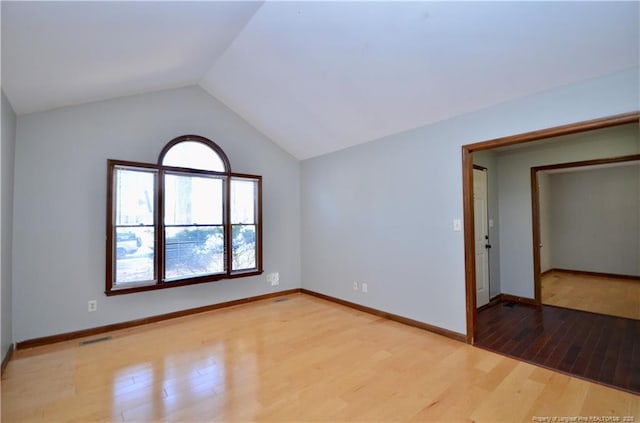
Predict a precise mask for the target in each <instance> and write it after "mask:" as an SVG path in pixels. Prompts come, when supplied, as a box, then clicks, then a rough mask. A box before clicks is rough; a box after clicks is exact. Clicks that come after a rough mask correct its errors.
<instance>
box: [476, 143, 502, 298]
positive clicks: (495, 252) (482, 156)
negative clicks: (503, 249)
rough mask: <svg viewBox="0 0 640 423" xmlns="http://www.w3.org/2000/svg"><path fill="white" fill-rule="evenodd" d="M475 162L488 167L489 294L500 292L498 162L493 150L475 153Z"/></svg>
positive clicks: (493, 294)
mask: <svg viewBox="0 0 640 423" xmlns="http://www.w3.org/2000/svg"><path fill="white" fill-rule="evenodd" d="M473 164H476V165H479V166H482V167H485V168H486V169H487V190H488V195H487V209H488V213H489V214H488V219H489V221H490V222H492V223H493V226H491V225H489V243H490V244H491V249H490V250H489V296H490V297H491V298H493V297H495V296H496V295H498V294H500V293H501V292H502V291H501V290H500V225H499V223H500V209H499V208H498V180H499V179H498V164H497V158H496V153H494V152H493V151H489V150H486V151H478V152H476V153H473Z"/></svg>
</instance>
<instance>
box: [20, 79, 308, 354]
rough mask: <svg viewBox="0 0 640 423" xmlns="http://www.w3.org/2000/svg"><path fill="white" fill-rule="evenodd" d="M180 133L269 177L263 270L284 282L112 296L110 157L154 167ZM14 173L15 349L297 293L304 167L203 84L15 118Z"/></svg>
mask: <svg viewBox="0 0 640 423" xmlns="http://www.w3.org/2000/svg"><path fill="white" fill-rule="evenodd" d="M184 134H197V135H202V136H205V137H207V138H210V139H212V140H213V141H215V142H216V143H217V144H218V145H220V146H221V147H222V148H223V150H224V151H225V152H226V154H227V156H228V157H229V160H230V162H231V167H232V169H233V170H234V171H236V172H245V173H254V174H260V175H262V176H263V235H264V269H265V272H273V271H278V272H280V286H278V287H271V286H269V284H268V283H267V282H266V279H265V277H264V275H262V276H257V277H251V278H241V279H233V280H226V281H220V282H214V283H206V284H200V285H193V286H186V287H180V288H172V289H166V290H159V291H152V292H143V293H137V294H128V295H118V296H112V297H106V296H105V295H104V289H105V281H104V279H105V203H106V182H107V181H106V169H107V164H106V161H107V159H109V158H113V159H123V160H134V161H142V162H156V161H157V158H158V154H159V153H160V150H161V149H162V147H163V146H164V145H165V144H166V143H167V142H168V141H170V140H171V139H173V138H174V137H176V136H179V135H184ZM15 166H16V172H15V216H14V243H13V245H14V261H13V264H14V280H13V290H14V295H13V298H14V304H13V329H14V339H15V340H16V341H17V342H20V341H23V340H27V339H33V338H37V337H42V336H47V335H53V334H58V333H64V332H69V331H74V330H80V329H85V328H91V327H96V326H100V325H106V324H110V323H115V322H123V321H128V320H132V319H138V318H143V317H147V316H153V315H158V314H163V313H168V312H172V311H177V310H183V309H188V308H193V307H199V306H204V305H209V304H214V303H219V302H224V301H229V300H234V299H238V298H245V297H249V296H254V295H260V294H264V293H268V292H273V291H277V290H285V289H291V288H299V287H300V164H299V162H298V161H297V160H296V159H294V158H293V157H292V156H290V155H289V154H287V153H285V152H284V151H283V150H281V149H280V148H279V147H277V146H275V145H274V144H273V143H272V142H271V141H270V140H269V139H267V138H266V137H265V136H263V135H261V134H260V133H258V132H257V131H256V130H255V129H254V128H252V127H251V126H249V125H248V124H247V123H246V122H245V121H243V120H242V119H240V118H239V117H238V116H237V115H236V114H234V113H233V112H232V111H230V110H229V109H228V108H226V107H225V106H223V105H222V104H221V103H219V102H218V101H216V100H215V99H213V98H212V97H211V96H210V95H208V94H207V93H206V92H204V91H203V90H202V89H201V88H199V87H189V88H182V89H177V90H170V91H163V92H158V93H154V94H147V95H140V96H133V97H126V98H121V99H116V100H111V101H104V102H97V103H91V104H86V105H82V106H77V107H68V108H61V109H57V110H53V111H49V112H43V113H35V114H30V115H24V116H19V117H18V120H17V141H16V161H15ZM91 299H97V300H98V311H97V312H95V313H88V312H87V301H88V300H91Z"/></svg>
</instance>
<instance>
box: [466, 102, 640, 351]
mask: <svg viewBox="0 0 640 423" xmlns="http://www.w3.org/2000/svg"><path fill="white" fill-rule="evenodd" d="M639 119H640V112H633V113H627V114H623V115H616V116H611V117H607V118H602V119H595V120H591V121H587V122H580V123H576V124H570V125H564V126H559V127H555V128H550V129H545V130H540V131H534V132H529V133H525V134H520V135H514V136H510V137H505V138H498V139H494V140H489V141H484V142H480V143H475V144H469V145H465V146H463V147H462V153H463V154H462V168H463V207H464V221H465V225H464V241H465V242H464V244H465V292H466V315H467V319H466V323H467V342H468V343H470V344H473V343H475V340H476V337H477V325H476V321H477V304H478V301H477V299H476V295H477V293H476V291H477V290H476V273H477V272H478V271H477V266H476V234H475V226H476V223H475V222H476V219H475V210H474V209H475V203H474V197H473V194H474V191H473V189H474V170H473V169H474V168H473V153H474V152H477V151H482V150H490V149H494V148H498V147H506V146H512V145H516V144H523V143H529V142H532V141H536V142H539V141H543V140H548V139H550V138H553V137H558V136H562V135H570V134H576V133H582V132H587V131H592V130H595V129H602V128H609V127H613V126H618V125H624V124H628V123H637V122H639ZM538 298H539V297H538ZM524 300H526V299H524ZM538 304H539V299H538Z"/></svg>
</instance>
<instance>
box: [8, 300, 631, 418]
mask: <svg viewBox="0 0 640 423" xmlns="http://www.w3.org/2000/svg"><path fill="white" fill-rule="evenodd" d="M283 298H286V299H287V300H285V301H278V299H275V300H274V299H270V300H263V301H260V302H256V303H252V304H247V305H241V306H236V307H232V308H228V309H221V310H216V311H212V312H208V313H203V314H200V315H194V316H190V317H184V318H180V319H174V320H172V321H166V322H161V323H156V324H152V325H149V326H147V327H140V328H134V329H129V330H123V331H118V332H114V333H111V334H110V335H111V336H112V339H111V340H109V341H105V342H100V343H95V344H90V345H86V346H78V342H77V341H74V342H71V341H69V342H66V343H60V344H56V345H51V346H47V347H41V348H35V349H31V350H22V351H17V352H16V354H15V355H14V359H12V360H11V361H10V362H9V365H8V367H7V370H6V372H5V374H4V376H3V379H2V421H3V422H14V421H21V422H22V421H47V422H53V421H74V422H88V421H116V422H119V421H162V420H164V421H198V422H201V421H270V422H303V421H325V422H338V421H360V422H368V421H433V422H460V421H475V422H496V421H501V422H517V421H526V422H531V421H532V419H533V418H534V417H535V416H540V417H543V416H549V417H551V416H616V417H620V418H621V419H622V418H623V417H625V416H633V417H634V418H635V421H640V400H639V398H638V397H637V396H634V395H632V394H629V393H625V392H622V391H617V390H614V389H611V388H607V387H604V386H600V385H596V384H593V383H590V382H586V381H584V380H580V379H575V378H572V377H569V376H566V375H563V374H559V373H555V372H552V371H549V370H546V369H543V368H539V367H535V366H532V365H529V364H526V363H523V362H519V361H516V360H513V359H511V358H508V357H504V356H501V355H498V354H494V353H491V352H488V351H485V350H482V349H479V348H475V347H472V346H469V345H466V344H464V343H460V342H457V341H453V340H450V339H448V338H444V337H442V336H439V335H435V334H432V333H430V332H426V331H423V330H420V329H416V328H413V327H409V326H405V325H402V324H400V323H396V322H393V321H389V320H385V319H381V318H379V317H376V316H372V315H369V314H366V313H363V312H360V311H356V310H353V309H350V308H347V307H344V306H341V305H337V304H334V303H331V302H328V301H325V300H321V299H318V298H315V297H311V296H308V295H305V294H294V295H289V296H288V297H282V298H280V299H279V300H282V299H283ZM620 421H622V420H620Z"/></svg>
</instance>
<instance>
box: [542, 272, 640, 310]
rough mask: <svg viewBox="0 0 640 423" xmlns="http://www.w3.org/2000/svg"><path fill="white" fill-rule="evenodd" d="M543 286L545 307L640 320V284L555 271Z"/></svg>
mask: <svg viewBox="0 0 640 423" xmlns="http://www.w3.org/2000/svg"><path fill="white" fill-rule="evenodd" d="M540 282H541V284H542V303H543V304H548V305H555V306H560V307H566V308H572V309H574V310H583V311H591V312H593V313H601V314H608V315H610V316H619V317H627V318H630V319H640V281H637V280H630V279H618V278H605V277H600V276H590V275H579V274H574V273H568V272H561V271H555V270H554V271H551V272H549V273H546V274H545V275H543V276H542V278H541V280H540Z"/></svg>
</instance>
